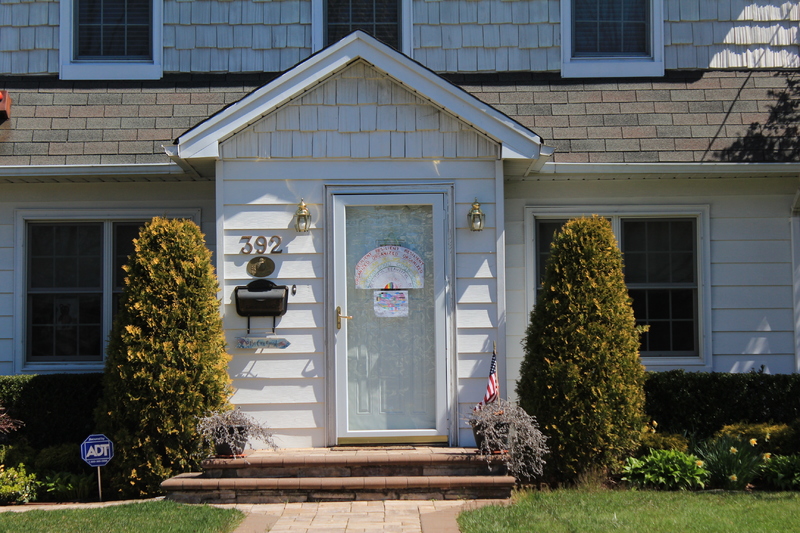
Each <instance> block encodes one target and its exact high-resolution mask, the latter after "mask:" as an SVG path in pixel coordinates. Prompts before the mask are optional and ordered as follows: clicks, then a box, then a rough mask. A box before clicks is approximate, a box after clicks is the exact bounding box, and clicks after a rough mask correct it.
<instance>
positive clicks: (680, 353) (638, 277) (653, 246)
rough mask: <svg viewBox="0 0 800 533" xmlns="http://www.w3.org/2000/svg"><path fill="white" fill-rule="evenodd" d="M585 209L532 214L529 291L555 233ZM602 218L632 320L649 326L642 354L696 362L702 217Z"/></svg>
mask: <svg viewBox="0 0 800 533" xmlns="http://www.w3.org/2000/svg"><path fill="white" fill-rule="evenodd" d="M553 211H557V210H553ZM585 214H586V213H575V214H574V215H573V214H572V213H568V214H567V213H563V214H562V213H559V214H556V213H552V214H538V215H537V214H534V218H533V228H532V229H533V241H534V243H533V253H534V254H535V257H534V259H535V260H534V262H533V270H534V275H533V276H532V279H533V280H535V291H534V292H536V291H538V289H539V287H540V286H541V283H542V281H543V277H544V270H545V266H546V264H547V260H548V258H549V256H550V244H551V243H552V241H553V238H554V236H555V234H556V233H557V232H558V231H559V229H560V228H561V226H562V225H563V224H564V223H565V222H566V221H567V220H568V219H569V218H574V216H581V215H585ZM601 214H602V213H601ZM565 215H566V216H565ZM606 218H608V219H609V220H610V221H611V224H612V227H613V228H614V233H615V235H616V237H617V240H618V242H619V245H620V248H621V250H622V253H623V261H624V273H625V283H626V285H627V287H628V293H629V295H630V296H631V299H632V300H633V311H634V316H635V317H636V323H637V324H638V325H646V326H649V329H648V331H647V333H645V334H644V335H642V338H641V347H640V355H641V357H642V358H643V359H644V360H647V361H648V362H649V363H652V364H659V362H662V364H663V361H666V360H669V362H670V363H675V364H680V363H681V362H688V361H699V360H700V358H701V356H702V355H703V351H704V349H703V335H702V324H703V320H702V317H703V314H704V313H703V305H702V300H703V295H702V293H701V286H702V284H701V278H702V276H701V264H702V262H701V260H700V254H701V247H700V246H699V238H698V235H699V233H700V232H699V228H698V226H699V223H700V222H699V221H700V220H701V217H699V216H697V215H689V214H686V215H680V214H669V215H648V216H642V215H640V214H636V213H631V214H630V215H625V214H622V215H619V214H615V215H610V216H606Z"/></svg>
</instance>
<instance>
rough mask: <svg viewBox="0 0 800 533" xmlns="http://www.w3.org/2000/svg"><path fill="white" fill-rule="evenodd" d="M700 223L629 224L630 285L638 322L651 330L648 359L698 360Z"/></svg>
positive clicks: (645, 344) (625, 244)
mask: <svg viewBox="0 0 800 533" xmlns="http://www.w3.org/2000/svg"><path fill="white" fill-rule="evenodd" d="M695 235H696V230H695V221H694V219H670V220H652V219H644V220H623V221H622V250H623V253H624V257H625V281H626V283H627V284H628V291H629V293H630V295H631V298H633V312H634V315H635V316H636V322H637V324H640V325H649V326H650V329H649V331H648V332H647V333H645V334H644V335H643V336H642V347H641V351H642V354H643V355H648V356H657V355H697V353H698V348H697V303H698V302H697V269H696V263H697V261H696V254H697V251H696V250H697V245H696V238H695Z"/></svg>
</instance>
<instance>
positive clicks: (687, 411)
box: [644, 370, 800, 439]
mask: <svg viewBox="0 0 800 533" xmlns="http://www.w3.org/2000/svg"><path fill="white" fill-rule="evenodd" d="M644 390H645V396H646V398H647V399H646V403H645V405H646V411H647V415H648V416H649V417H650V418H651V419H653V420H655V421H657V422H658V430H659V431H663V432H667V433H682V432H684V431H685V432H688V433H690V434H692V435H694V436H695V437H696V438H700V439H703V438H707V437H710V436H712V435H713V434H714V433H716V432H717V431H719V430H720V429H721V428H722V427H723V426H725V425H728V424H735V423H737V422H749V423H751V424H758V423H766V422H774V423H783V424H791V423H792V422H794V421H795V420H797V419H798V418H800V374H765V373H763V372H750V373H746V374H727V373H722V372H684V371H683V370H670V371H668V372H648V373H647V380H646V382H645V387H644Z"/></svg>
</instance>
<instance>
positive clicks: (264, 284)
mask: <svg viewBox="0 0 800 533" xmlns="http://www.w3.org/2000/svg"><path fill="white" fill-rule="evenodd" d="M233 296H234V300H236V312H237V313H239V315H240V316H246V317H251V316H273V317H275V316H283V315H285V314H286V307H287V304H288V302H289V287H287V286H285V285H276V284H275V283H273V282H271V281H270V280H268V279H257V280H255V281H251V282H250V283H248V284H247V285H246V286H244V287H236V288H235V289H234V290H233ZM248 329H249V328H248Z"/></svg>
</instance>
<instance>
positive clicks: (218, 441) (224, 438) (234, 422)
mask: <svg viewBox="0 0 800 533" xmlns="http://www.w3.org/2000/svg"><path fill="white" fill-rule="evenodd" d="M197 432H198V433H199V434H200V435H202V436H203V437H204V438H205V439H206V440H207V441H209V442H212V443H213V444H214V454H215V455H216V456H217V457H235V456H237V455H242V454H243V453H244V447H245V445H246V444H247V443H248V442H249V441H250V439H257V440H260V441H262V442H263V443H264V444H266V446H267V448H269V449H271V450H274V449H277V447H278V446H277V445H276V444H275V441H274V439H273V437H272V432H271V431H270V430H269V428H267V427H266V426H264V425H262V424H260V423H259V422H258V421H257V420H256V419H255V418H253V417H252V416H250V415H248V414H245V413H243V412H242V411H241V410H239V409H238V408H236V409H232V410H226V411H212V412H211V414H209V415H208V416H204V417H202V418H201V419H200V422H199V423H198V424H197ZM250 446H251V448H252V444H251V445H250Z"/></svg>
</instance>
